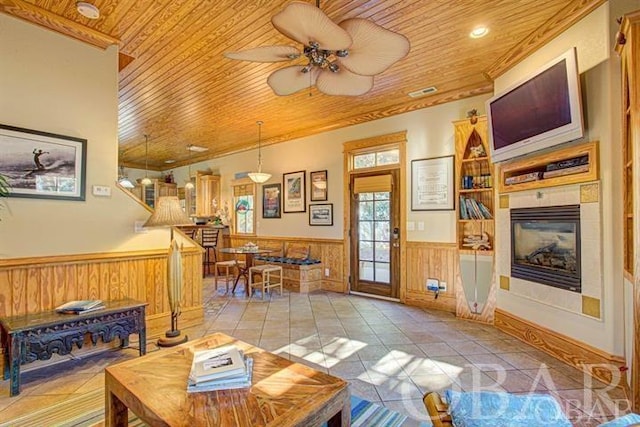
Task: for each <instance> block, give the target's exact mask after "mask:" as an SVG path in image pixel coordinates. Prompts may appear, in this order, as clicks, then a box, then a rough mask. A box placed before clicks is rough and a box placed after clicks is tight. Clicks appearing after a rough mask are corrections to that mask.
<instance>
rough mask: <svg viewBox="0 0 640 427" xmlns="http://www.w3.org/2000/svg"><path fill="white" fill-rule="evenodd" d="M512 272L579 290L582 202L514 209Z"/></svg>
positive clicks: (512, 274) (563, 287)
mask: <svg viewBox="0 0 640 427" xmlns="http://www.w3.org/2000/svg"><path fill="white" fill-rule="evenodd" d="M511 276H512V277H518V278H521V279H526V280H528V281H531V282H537V283H542V284H545V285H550V286H555V287H558V288H562V289H566V290H569V291H574V292H580V290H581V286H580V283H581V279H580V205H567V206H551V207H539V208H525V209H512V210H511Z"/></svg>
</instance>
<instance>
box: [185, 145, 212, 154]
mask: <svg viewBox="0 0 640 427" xmlns="http://www.w3.org/2000/svg"><path fill="white" fill-rule="evenodd" d="M187 150H189V151H197V152H198V153H202V152H203V151H209V149H208V148H206V147H199V146H197V145H190V146H189V147H187Z"/></svg>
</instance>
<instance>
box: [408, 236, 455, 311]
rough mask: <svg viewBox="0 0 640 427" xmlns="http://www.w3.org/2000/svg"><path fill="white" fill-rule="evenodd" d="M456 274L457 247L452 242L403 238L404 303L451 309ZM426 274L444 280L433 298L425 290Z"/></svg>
mask: <svg viewBox="0 0 640 427" xmlns="http://www.w3.org/2000/svg"><path fill="white" fill-rule="evenodd" d="M457 276H458V249H457V247H456V244H455V243H433V242H407V287H406V290H405V292H404V299H403V302H404V303H405V304H407V305H415V306H419V307H425V308H433V309H436V310H444V311H448V312H451V313H455V312H456V292H455V283H456V277H457ZM429 278H432V279H438V280H439V281H440V282H446V283H447V290H446V292H445V291H441V292H439V294H438V298H436V297H435V293H434V292H429V291H427V289H426V285H425V284H426V282H427V279H429ZM401 295H402V292H401Z"/></svg>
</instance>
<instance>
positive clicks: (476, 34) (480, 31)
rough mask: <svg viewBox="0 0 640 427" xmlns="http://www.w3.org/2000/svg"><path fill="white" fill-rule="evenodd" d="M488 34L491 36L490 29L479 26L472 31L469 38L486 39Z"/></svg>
mask: <svg viewBox="0 0 640 427" xmlns="http://www.w3.org/2000/svg"><path fill="white" fill-rule="evenodd" d="M487 34H489V28H487V27H483V26H479V27H475V28H474V29H473V30H471V32H470V33H469V37H471V38H472V39H479V38H480V37H484V36H486V35H487Z"/></svg>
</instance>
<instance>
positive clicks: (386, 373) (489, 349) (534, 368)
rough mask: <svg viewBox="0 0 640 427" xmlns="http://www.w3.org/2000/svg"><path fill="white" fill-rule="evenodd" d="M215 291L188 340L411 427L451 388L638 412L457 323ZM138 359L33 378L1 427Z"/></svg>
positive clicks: (350, 302) (586, 414)
mask: <svg viewBox="0 0 640 427" xmlns="http://www.w3.org/2000/svg"><path fill="white" fill-rule="evenodd" d="M205 284H206V289H205V322H204V324H203V325H200V326H198V327H197V328H191V329H189V330H185V331H183V332H186V333H187V334H188V335H189V336H190V337H192V338H196V337H200V336H204V335H207V334H209V333H212V332H224V333H227V334H229V335H232V336H235V337H237V338H239V339H241V340H243V341H246V342H249V343H251V344H254V345H257V346H260V347H262V348H265V349H267V350H270V351H272V352H275V353H277V354H279V355H281V356H283V357H286V358H288V359H291V360H294V361H297V362H301V363H304V364H307V365H310V366H313V367H314V368H316V369H319V370H322V371H325V372H328V373H330V374H332V375H336V376H339V377H342V378H345V379H347V380H349V382H350V383H351V386H352V393H353V394H356V395H358V396H361V397H363V398H365V399H368V400H371V401H374V402H378V403H381V404H383V405H385V406H387V407H389V408H391V409H394V410H396V411H399V412H403V413H405V414H407V415H408V416H409V417H410V419H409V420H408V422H407V424H406V425H407V426H412V425H417V424H418V421H419V420H424V419H426V412H425V410H424V407H423V404H422V400H421V398H422V395H423V394H424V393H425V392H427V391H431V390H442V389H445V388H451V387H452V388H455V389H458V390H465V391H468V390H478V389H491V390H500V391H504V390H506V391H509V392H514V393H528V392H532V391H535V392H538V393H548V394H551V395H552V396H553V397H555V398H556V399H557V400H558V402H559V403H560V404H561V406H562V407H563V409H564V411H565V413H566V414H567V416H568V417H569V418H570V419H571V421H572V422H573V423H574V424H575V425H578V426H596V425H598V424H599V423H601V422H604V421H606V420H607V419H611V418H613V417H615V416H620V415H623V414H625V413H626V412H627V411H628V402H627V401H626V400H625V398H624V394H623V393H622V392H621V389H620V388H612V387H608V386H606V385H605V384H602V383H600V382H599V381H596V380H593V379H591V377H589V376H584V375H583V374H582V373H581V372H580V371H578V370H577V369H574V368H571V367H569V366H567V365H565V364H563V363H562V362H559V361H557V360H556V359H554V358H552V357H550V356H548V355H546V354H545V353H542V352H540V351H538V350H536V349H534V348H532V347H530V346H528V345H527V344H524V343H522V342H520V341H518V340H516V339H513V338H511V337H510V336H508V335H506V334H504V333H502V332H500V331H498V330H497V329H495V328H494V327H492V326H488V325H483V324H480V323H475V322H469V321H464V320H459V319H456V318H455V316H454V315H453V314H450V313H444V312H440V311H435V310H425V309H420V308H416V307H409V306H404V305H402V304H398V303H393V302H388V301H381V300H376V299H370V298H363V297H359V296H346V295H342V294H336V293H317V294H311V295H300V294H296V293H289V292H286V291H285V294H284V295H283V296H279V295H278V294H277V293H276V294H274V295H268V296H267V298H266V299H265V300H262V299H261V295H260V294H259V293H258V294H257V295H254V297H253V298H252V299H247V298H246V297H245V296H244V294H243V293H242V290H240V289H239V290H238V292H237V293H236V295H233V296H231V295H225V294H224V293H223V292H224V291H223V289H220V290H218V291H216V290H214V289H213V286H212V284H211V281H210V280H209V279H207V280H206V281H205ZM239 288H240V287H239ZM148 348H149V351H153V350H154V349H155V346H154V345H153V344H152V343H151V342H150V343H149V346H148ZM136 356H137V350H136V349H126V350H124V351H110V352H107V353H102V354H100V355H98V356H91V357H85V358H82V359H80V360H73V361H70V362H65V363H64V365H57V366H51V367H46V368H41V369H38V370H33V371H31V372H25V373H24V374H23V392H22V393H21V394H20V396H17V397H14V398H9V397H8V388H9V386H8V381H3V382H1V383H0V420H2V421H4V420H8V419H11V418H13V417H15V416H18V415H22V414H24V413H25V411H29V410H33V409H35V408H42V407H43V406H47V405H52V404H55V403H57V402H60V401H62V400H64V399H66V398H67V397H69V396H71V395H77V394H80V393H84V392H86V391H89V390H94V389H96V388H99V387H103V381H104V373H103V370H104V367H105V366H107V365H109V364H110V363H115V362H118V361H121V360H125V359H128V358H132V357H136Z"/></svg>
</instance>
